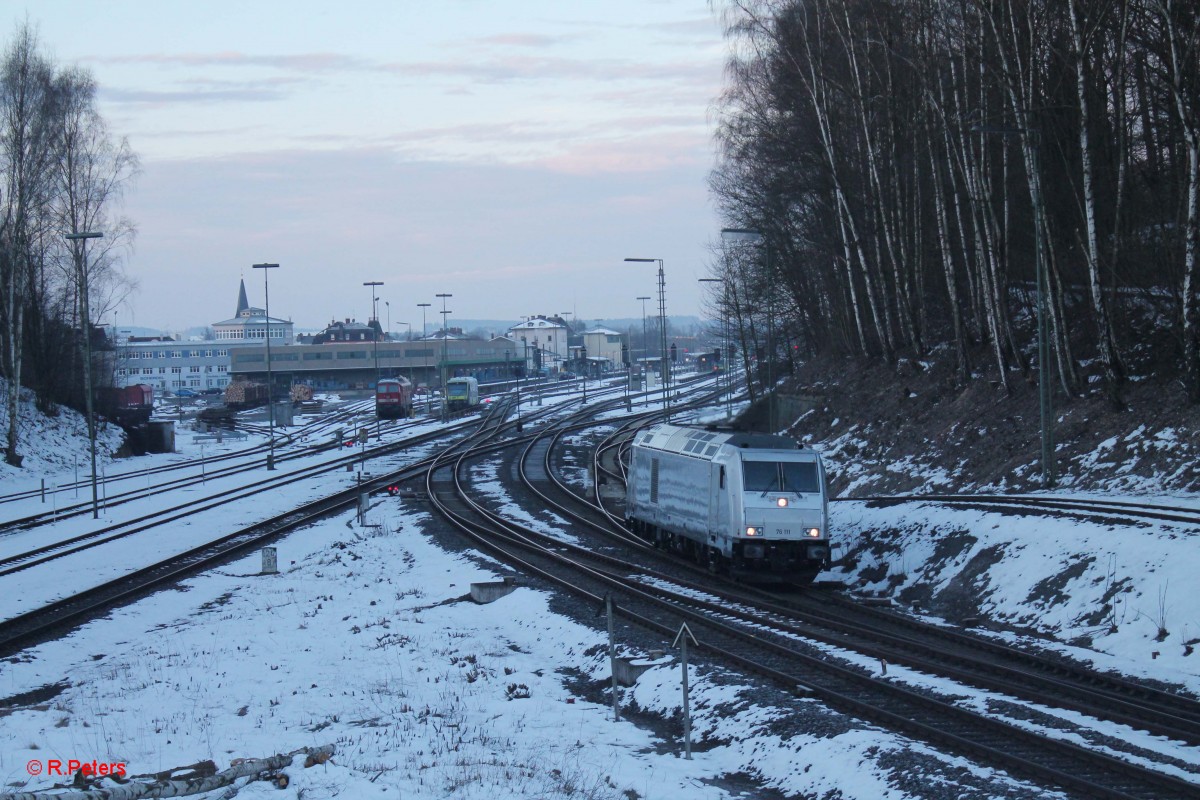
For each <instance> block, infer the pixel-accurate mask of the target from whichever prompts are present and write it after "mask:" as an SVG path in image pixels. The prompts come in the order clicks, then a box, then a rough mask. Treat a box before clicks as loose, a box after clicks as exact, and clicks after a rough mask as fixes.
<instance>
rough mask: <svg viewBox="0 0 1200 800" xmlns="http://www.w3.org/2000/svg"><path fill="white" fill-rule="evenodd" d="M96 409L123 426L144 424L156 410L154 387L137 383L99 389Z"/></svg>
mask: <svg viewBox="0 0 1200 800" xmlns="http://www.w3.org/2000/svg"><path fill="white" fill-rule="evenodd" d="M96 410H97V411H98V412H99V413H100V414H101V415H102V416H105V417H107V418H108V419H110V420H112V421H113V422H115V423H117V424H118V425H121V426H122V427H126V426H131V425H143V424H145V423H146V422H147V421H149V419H150V415H151V414H152V413H153V412H154V387H153V386H149V385H147V384H144V383H137V384H134V385H133V386H121V387H104V388H101V389H97V390H96Z"/></svg>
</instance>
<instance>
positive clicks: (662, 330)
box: [625, 258, 671, 422]
mask: <svg viewBox="0 0 1200 800" xmlns="http://www.w3.org/2000/svg"><path fill="white" fill-rule="evenodd" d="M625 260H626V261H632V262H635V263H640V264H653V263H655V262H657V263H658V346H659V350H660V357H661V359H662V379H663V408H664V409H665V410H666V420H667V422H670V421H671V363H670V362H669V361H668V360H667V280H666V276H665V274H664V273H663V260H662V259H661V258H627V259H625ZM645 307H646V306H645V304H644V303H643V304H642V309H643V312H642V313H643V317H642V319H643V320H645V316H644V315H645ZM643 326H644V322H643ZM644 331H645V328H644V327H643V332H644Z"/></svg>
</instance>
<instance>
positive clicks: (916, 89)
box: [709, 0, 1200, 404]
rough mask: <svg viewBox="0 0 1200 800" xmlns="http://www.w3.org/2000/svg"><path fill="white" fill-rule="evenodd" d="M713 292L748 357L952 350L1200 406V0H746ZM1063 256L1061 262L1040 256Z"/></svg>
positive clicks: (965, 367)
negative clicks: (1142, 370) (1172, 393)
mask: <svg viewBox="0 0 1200 800" xmlns="http://www.w3.org/2000/svg"><path fill="white" fill-rule="evenodd" d="M718 5H719V9H720V11H721V13H722V18H723V22H724V25H725V30H726V36H727V38H728V39H729V41H730V45H731V53H732V55H731V57H730V59H729V62H728V64H727V77H726V89H725V92H724V95H723V96H722V97H721V99H720V101H719V105H718V113H719V131H718V148H719V161H718V164H717V167H716V168H715V169H714V171H713V173H712V175H711V180H710V182H711V189H712V192H713V194H714V197H715V198H716V202H717V205H718V208H719V211H720V214H721V217H722V219H723V221H724V222H725V224H726V225H727V226H729V227H730V228H738V229H746V230H751V231H754V232H756V233H759V234H761V237H760V238H757V239H755V240H754V241H753V242H752V243H751V244H747V243H746V242H745V241H729V240H724V241H722V242H721V243H720V244H719V245H718V248H719V252H718V257H717V258H716V259H714V267H713V270H712V272H713V277H715V278H716V279H718V282H714V283H711V284H709V286H710V287H711V295H710V299H711V302H712V304H713V305H714V307H719V308H720V309H721V311H722V312H723V314H722V316H723V317H724V318H725V319H727V320H730V321H732V322H733V327H734V328H735V329H736V332H735V336H736V338H737V339H740V340H741V341H740V348H739V351H740V354H741V356H742V357H744V358H749V355H748V354H750V353H751V352H754V351H755V350H758V351H759V352H761V349H762V347H763V342H764V341H765V339H764V333H763V331H764V328H766V327H767V326H768V323H769V324H770V327H771V328H773V336H774V341H773V343H772V345H771V348H770V349H771V350H772V352H774V353H777V354H778V353H783V352H785V350H784V348H786V352H787V353H788V354H789V355H790V354H791V353H793V352H795V353H800V354H821V353H831V354H839V355H849V356H854V357H859V358H869V359H880V360H884V361H894V360H896V359H898V358H904V357H909V358H923V357H925V356H926V355H927V354H929V353H931V352H932V351H935V350H936V351H940V352H942V353H944V357H945V358H948V359H953V362H954V363H955V364H956V368H957V377H958V381H959V382H960V383H963V384H965V383H966V382H968V381H970V380H972V379H975V378H978V377H986V378H988V379H989V380H994V381H998V383H999V384H1000V385H1002V386H1003V387H1004V388H1005V389H1009V388H1010V386H1011V383H1012V381H1013V380H1014V378H1015V377H1020V376H1022V375H1023V374H1028V371H1029V370H1030V369H1031V365H1033V366H1036V359H1037V352H1038V348H1037V336H1038V325H1037V313H1038V306H1039V302H1038V297H1039V295H1038V292H1037V288H1038V276H1039V274H1040V275H1041V276H1043V286H1045V292H1044V295H1043V297H1044V302H1042V303H1041V304H1040V305H1041V306H1042V309H1043V312H1044V315H1045V330H1046V337H1047V340H1048V346H1049V352H1050V356H1049V366H1050V368H1051V374H1052V376H1053V381H1054V385H1055V387H1056V389H1058V390H1060V391H1062V392H1065V393H1066V394H1068V395H1078V394H1079V393H1081V392H1082V391H1083V390H1084V387H1085V386H1086V383H1087V381H1088V379H1089V376H1091V379H1092V380H1093V381H1102V384H1103V386H1104V388H1105V390H1106V392H1107V393H1108V395H1109V396H1110V397H1111V399H1112V400H1113V402H1114V403H1117V404H1120V402H1121V391H1122V387H1123V386H1124V385H1126V381H1127V379H1128V371H1127V366H1128V365H1129V364H1130V363H1132V361H1133V360H1134V358H1135V357H1136V356H1139V355H1140V354H1144V353H1146V352H1148V351H1152V352H1153V353H1154V354H1155V355H1156V359H1157V360H1156V361H1155V369H1157V370H1159V371H1160V372H1167V373H1169V375H1170V377H1171V378H1172V379H1175V378H1177V379H1178V381H1179V382H1180V384H1181V385H1182V387H1183V388H1184V390H1185V391H1184V393H1183V394H1182V396H1183V397H1184V398H1186V399H1185V400H1184V402H1188V403H1197V402H1200V309H1198V307H1197V306H1198V291H1200V268H1198V266H1197V258H1198V256H1200V253H1198V252H1197V250H1198V249H1200V233H1198V227H1200V220H1198V209H1197V200H1198V197H1197V195H1198V191H1200V51H1198V47H1200V3H1196V2H1194V0H732V1H731V2H720V3H718ZM1039 265H1040V267H1041V269H1040V270H1039Z"/></svg>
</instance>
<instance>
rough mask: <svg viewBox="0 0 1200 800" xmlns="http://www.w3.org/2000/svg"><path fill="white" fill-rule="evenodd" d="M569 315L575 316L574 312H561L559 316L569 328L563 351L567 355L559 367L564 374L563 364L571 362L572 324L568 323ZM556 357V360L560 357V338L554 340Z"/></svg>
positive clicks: (563, 357)
mask: <svg viewBox="0 0 1200 800" xmlns="http://www.w3.org/2000/svg"><path fill="white" fill-rule="evenodd" d="M567 314H572V315H573V314H574V312H571V311H561V312H559V315H558V317H559V319H561V320H562V321H563V324H565V325H566V326H567V333H566V336H565V338H564V339H563V349H564V350H565V351H566V353H565V354H563V356H562V359H561V361H560V363H559V367H558V371H559V372H562V370H563V364H566V363H568V362H569V361H570V360H571V325H570V323H568V322H567ZM554 355H555V357H556V358H557V357H558V338H557V337H555V339H554Z"/></svg>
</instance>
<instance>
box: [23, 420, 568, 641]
mask: <svg viewBox="0 0 1200 800" xmlns="http://www.w3.org/2000/svg"><path fill="white" fill-rule="evenodd" d="M576 402H578V399H577V398H570V399H567V400H565V401H562V402H561V403H559V404H553V403H552V404H548V405H547V406H546V407H545V409H538V410H537V411H535V412H533V413H527V414H526V416H525V419H526V421H527V422H530V423H532V422H536V421H538V420H540V419H541V418H543V417H545V416H550V415H553V414H555V413H559V412H560V411H561V409H562V408H568V407H570V406H573V405H574V404H575V403H576ZM511 405H512V402H511V399H505V400H502V401H501V402H499V403H497V404H494V405H493V406H492V407H491V408H490V409H488V410H487V411H486V412H485V416H484V417H483V418H482V421H481V420H477V419H472V420H468V421H466V422H463V423H459V424H458V425H455V426H452V427H451V428H446V427H443V428H441V429H439V430H438V431H436V432H434V433H431V434H429V435H428V437H425V438H428V439H429V440H432V439H436V438H438V437H440V436H445V435H446V434H448V433H456V432H457V433H460V434H461V433H466V432H467V431H468V430H469V429H470V428H472V427H474V426H476V425H481V426H482V427H485V428H486V427H488V426H490V425H495V426H497V427H500V426H504V425H505V424H507V426H508V427H515V423H513V422H508V423H505V422H504V418H505V416H506V415H507V414H508V413H509V412H510V410H511ZM406 444H407V445H409V446H411V445H413V444H414V442H412V441H410V442H407V443H406ZM397 446H401V445H389V446H384V447H381V448H376V449H375V450H373V451H371V454H372V455H373V456H377V455H382V454H383V452H384V451H388V450H390V449H392V448H394V447H397ZM458 446H459V444H458V443H454V444H451V445H449V446H448V447H447V451H453V449H454V448H456V447H458ZM350 458H353V459H354V461H355V462H357V460H358V459H359V456H358V455H355V456H353V457H350ZM435 458H437V456H429V457H427V458H425V459H422V460H420V461H418V462H415V463H413V464H410V465H406V466H404V467H402V468H400V469H396V470H392V471H390V472H386V473H383V474H379V475H376V476H373V477H372V478H370V479H369V480H367V481H365V482H363V483H361V484H359V485H357V486H354V487H351V488H348V489H344V490H341V491H338V492H334V493H330V494H329V495H327V496H324V497H321V498H319V499H317V500H314V501H313V502H310V503H306V504H304V505H302V506H300V507H298V508H295V509H293V510H290V511H288V512H285V513H283V514H279V515H276V516H274V517H271V518H270V519H267V520H263V521H261V522H259V523H256V524H254V525H250V526H247V527H245V528H241V529H239V530H236V531H232V532H229V533H226V534H223V535H220V536H217V537H214V538H212V539H211V540H209V541H206V542H204V543H203V544H201V545H199V546H197V547H193V548H191V549H189V550H187V551H186V552H182V553H178V554H173V555H171V556H170V557H168V558H165V559H163V560H161V561H158V562H156V563H153V564H150V565H148V566H145V567H143V568H140V569H136V570H131V571H129V572H127V573H126V574H123V575H122V576H120V577H118V578H116V579H113V580H109V581H105V582H103V583H101V584H99V585H97V586H94V587H91V588H88V589H85V590H83V591H80V592H76V593H74V594H72V595H70V596H68V597H64V598H62V599H61V600H58V601H55V602H52V603H49V604H47V605H45V606H43V607H41V608H38V609H35V610H33V611H30V612H26V613H24V614H20V615H17V616H14V617H12V618H10V619H8V620H6V621H2V622H0V654H8V653H12V652H15V651H17V650H19V649H21V648H23V647H26V646H28V645H30V644H32V643H34V642H36V641H41V640H44V639H48V638H52V637H54V636H56V635H59V634H61V633H62V632H64V631H65V630H67V629H68V628H69V627H70V626H72V625H75V624H78V623H79V622H80V621H82V620H85V619H87V618H89V617H90V616H94V615H96V614H100V613H103V612H105V611H107V610H109V609H111V608H112V607H114V606H115V605H118V604H121V603H124V602H126V601H128V600H130V599H133V598H137V597H141V596H143V595H145V594H146V593H147V592H149V591H151V590H153V589H154V588H156V587H159V586H162V585H166V584H170V583H172V582H174V581H177V580H179V579H180V578H182V577H185V576H188V575H193V574H196V573H198V572H200V571H203V570H205V569H209V568H212V567H213V566H216V565H219V564H222V563H225V562H226V561H228V560H229V559H231V558H234V557H239V556H241V555H243V554H244V553H246V552H249V551H250V550H252V549H255V548H258V547H261V546H263V545H264V544H266V543H268V542H270V541H273V540H274V539H276V538H278V537H279V536H282V535H284V534H286V533H289V532H291V531H294V530H296V529H298V528H300V527H303V526H305V525H308V524H311V523H312V522H313V521H315V520H317V519H320V518H323V517H325V516H328V515H330V514H335V513H340V512H343V511H345V510H346V509H347V508H352V507H354V506H355V505H356V504H357V503H358V502H359V497H360V496H361V495H363V494H370V493H372V492H377V491H380V490H383V489H385V488H386V487H389V486H392V485H395V484H398V483H402V482H404V481H405V480H408V479H410V478H413V477H415V476H418V475H421V474H423V471H424V470H425V469H426V468H427V467H428V464H429V463H431V462H432V460H433V459H435ZM344 463H346V460H341V461H339V465H340V464H344ZM337 466H338V465H333V466H332V467H328V466H327V467H326V468H325V470H324V471H328V470H329V469H336V468H337ZM310 477H311V476H310ZM260 488H262V487H260ZM217 502H218V504H221V505H224V504H225V503H227V502H229V500H228V498H225V499H220V500H218V501H217ZM208 507H210V506H205V508H202V509H195V508H192V509H190V510H185V509H179V510H178V514H177V515H176V518H183V517H186V516H193V515H195V514H196V513H197V512H198V511H202V510H205V509H206V508H208ZM141 529H142V530H144V529H145V527H142V528H141ZM108 541H111V539H107V540H105V541H103V542H99V543H97V544H104V543H107V542H108ZM74 546H75V547H76V549H75V550H74V551H73V552H78V548H80V547H90V546H97V545H90V544H88V543H86V542H77V543H75V545H74ZM35 557H36V556H35ZM14 566H18V565H14ZM10 569H11V567H10Z"/></svg>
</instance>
